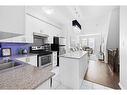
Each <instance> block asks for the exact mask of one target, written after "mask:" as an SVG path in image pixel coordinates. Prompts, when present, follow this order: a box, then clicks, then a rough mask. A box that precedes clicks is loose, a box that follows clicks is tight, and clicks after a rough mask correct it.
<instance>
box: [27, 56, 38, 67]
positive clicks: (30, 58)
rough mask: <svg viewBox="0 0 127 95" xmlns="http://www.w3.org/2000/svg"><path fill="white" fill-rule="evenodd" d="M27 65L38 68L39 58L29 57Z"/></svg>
mask: <svg viewBox="0 0 127 95" xmlns="http://www.w3.org/2000/svg"><path fill="white" fill-rule="evenodd" d="M26 60H28V61H27V63H28V64H30V65H33V66H37V56H29V57H27V59H26Z"/></svg>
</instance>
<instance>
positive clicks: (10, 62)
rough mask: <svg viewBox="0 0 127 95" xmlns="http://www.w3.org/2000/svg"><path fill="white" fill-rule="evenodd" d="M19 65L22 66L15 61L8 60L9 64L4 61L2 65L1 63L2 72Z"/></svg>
mask: <svg viewBox="0 0 127 95" xmlns="http://www.w3.org/2000/svg"><path fill="white" fill-rule="evenodd" d="M19 65H22V64H21V63H19V62H16V61H14V60H8V61H7V62H6V61H3V62H2V63H0V70H4V69H8V68H12V67H16V66H19Z"/></svg>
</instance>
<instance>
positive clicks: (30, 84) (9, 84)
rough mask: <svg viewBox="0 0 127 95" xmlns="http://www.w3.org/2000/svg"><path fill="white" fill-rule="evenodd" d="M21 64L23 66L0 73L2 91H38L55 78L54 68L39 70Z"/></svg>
mask: <svg viewBox="0 0 127 95" xmlns="http://www.w3.org/2000/svg"><path fill="white" fill-rule="evenodd" d="M19 63H20V64H22V65H19V66H16V67H13V68H9V69H5V70H1V71H0V89H36V88H37V87H38V86H39V85H41V84H42V83H44V82H45V81H47V80H49V79H51V78H52V77H53V76H54V73H52V72H50V71H51V68H52V66H48V67H45V68H38V67H35V66H32V65H29V64H27V63H23V62H21V61H19Z"/></svg>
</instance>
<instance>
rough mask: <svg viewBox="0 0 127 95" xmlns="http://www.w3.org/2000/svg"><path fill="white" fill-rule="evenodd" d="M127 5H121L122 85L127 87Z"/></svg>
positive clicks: (124, 87)
mask: <svg viewBox="0 0 127 95" xmlns="http://www.w3.org/2000/svg"><path fill="white" fill-rule="evenodd" d="M126 41H127V7H124V6H123V7H120V85H121V87H122V88H123V89H127V42H126Z"/></svg>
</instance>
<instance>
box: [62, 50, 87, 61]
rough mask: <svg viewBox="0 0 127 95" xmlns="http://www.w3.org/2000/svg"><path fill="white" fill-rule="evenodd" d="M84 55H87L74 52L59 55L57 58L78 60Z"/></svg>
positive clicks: (83, 52)
mask: <svg viewBox="0 0 127 95" xmlns="http://www.w3.org/2000/svg"><path fill="white" fill-rule="evenodd" d="M85 54H87V52H86V51H75V52H70V53H66V54H63V55H60V56H59V57H66V58H76V59H79V58H81V57H83V56H84V55H85Z"/></svg>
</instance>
